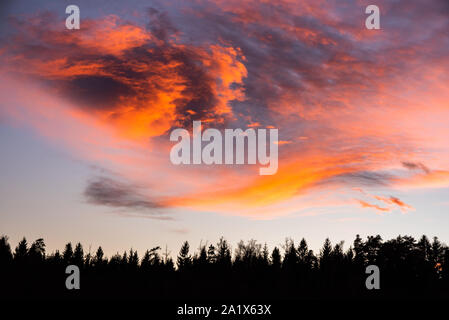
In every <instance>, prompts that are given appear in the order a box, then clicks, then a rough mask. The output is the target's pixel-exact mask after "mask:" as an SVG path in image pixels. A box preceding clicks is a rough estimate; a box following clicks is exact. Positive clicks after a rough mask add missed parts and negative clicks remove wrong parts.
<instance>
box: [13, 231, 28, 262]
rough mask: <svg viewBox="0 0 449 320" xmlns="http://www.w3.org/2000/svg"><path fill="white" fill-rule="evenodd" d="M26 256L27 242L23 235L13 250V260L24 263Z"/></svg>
mask: <svg viewBox="0 0 449 320" xmlns="http://www.w3.org/2000/svg"><path fill="white" fill-rule="evenodd" d="M27 257H28V242H27V240H26V239H25V237H23V239H22V240H21V241H20V242H19V244H18V245H17V247H16V249H15V250H14V261H17V262H18V263H24V262H25V260H26V259H27Z"/></svg>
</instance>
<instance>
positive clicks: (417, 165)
mask: <svg viewBox="0 0 449 320" xmlns="http://www.w3.org/2000/svg"><path fill="white" fill-rule="evenodd" d="M402 165H403V166H404V167H405V168H407V169H410V170H421V171H423V172H425V173H427V174H429V173H430V170H429V168H427V167H426V166H425V165H423V164H422V163H420V162H418V163H415V162H407V161H403V162H402Z"/></svg>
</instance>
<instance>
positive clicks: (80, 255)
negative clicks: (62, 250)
mask: <svg viewBox="0 0 449 320" xmlns="http://www.w3.org/2000/svg"><path fill="white" fill-rule="evenodd" d="M72 263H73V264H74V265H77V266H78V267H79V268H83V266H84V250H83V246H82V245H81V243H80V242H78V243H77V244H76V246H75V250H74V251H73V257H72Z"/></svg>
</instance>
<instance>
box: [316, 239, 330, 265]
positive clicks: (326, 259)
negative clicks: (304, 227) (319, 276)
mask: <svg viewBox="0 0 449 320" xmlns="http://www.w3.org/2000/svg"><path fill="white" fill-rule="evenodd" d="M331 252H332V244H331V241H330V240H329V238H326V240H324V244H323V248H322V249H321V250H320V256H319V262H320V269H323V270H324V269H326V268H327V267H328V266H329V263H330V260H331Z"/></svg>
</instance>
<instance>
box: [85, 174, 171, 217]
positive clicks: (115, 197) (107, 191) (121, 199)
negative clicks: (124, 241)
mask: <svg viewBox="0 0 449 320" xmlns="http://www.w3.org/2000/svg"><path fill="white" fill-rule="evenodd" d="M84 196H85V198H86V200H87V202H89V203H92V204H96V205H103V206H109V207H114V208H122V209H123V208H125V209H132V210H136V211H142V210H149V209H150V210H151V209H156V208H162V207H163V206H162V205H161V204H160V203H158V202H156V201H149V200H148V196H144V195H142V194H141V190H139V188H138V187H136V186H133V185H130V184H126V183H123V182H119V181H117V180H113V179H111V178H106V177H97V178H95V179H92V180H90V181H89V182H88V184H87V187H86V189H85V190H84Z"/></svg>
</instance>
